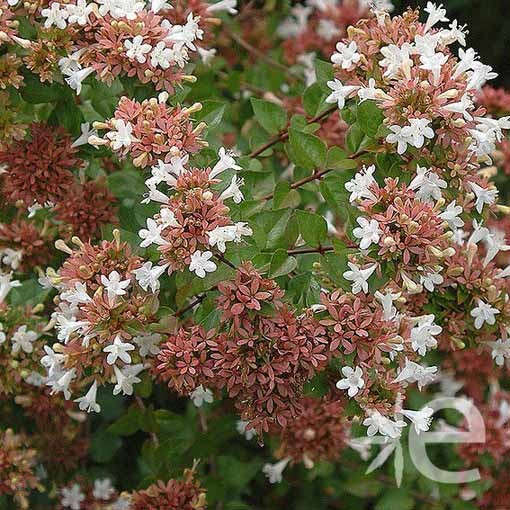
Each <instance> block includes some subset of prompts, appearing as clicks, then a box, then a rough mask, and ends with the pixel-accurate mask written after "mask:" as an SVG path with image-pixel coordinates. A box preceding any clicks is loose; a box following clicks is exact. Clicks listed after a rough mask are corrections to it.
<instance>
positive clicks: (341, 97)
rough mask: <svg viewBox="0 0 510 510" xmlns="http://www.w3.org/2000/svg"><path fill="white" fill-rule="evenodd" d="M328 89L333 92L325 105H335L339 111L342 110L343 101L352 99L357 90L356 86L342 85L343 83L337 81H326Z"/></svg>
mask: <svg viewBox="0 0 510 510" xmlns="http://www.w3.org/2000/svg"><path fill="white" fill-rule="evenodd" d="M328 87H329V88H330V89H331V90H332V91H333V92H332V93H331V94H330V95H329V96H328V97H327V98H326V103H337V105H338V109H339V110H342V109H343V107H344V106H345V100H346V99H347V98H349V97H352V96H353V95H354V93H355V92H357V90H358V89H359V87H358V86H354V85H343V83H342V82H341V81H340V80H337V79H335V80H333V81H328Z"/></svg>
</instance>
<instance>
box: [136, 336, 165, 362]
mask: <svg viewBox="0 0 510 510" xmlns="http://www.w3.org/2000/svg"><path fill="white" fill-rule="evenodd" d="M133 342H134V343H135V344H136V345H138V352H139V353H140V356H142V358H145V356H149V355H153V356H155V355H156V354H158V353H159V351H160V348H159V344H160V342H161V335H160V334H159V333H152V334H144V335H139V336H135V337H133Z"/></svg>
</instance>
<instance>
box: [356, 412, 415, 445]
mask: <svg viewBox="0 0 510 510" xmlns="http://www.w3.org/2000/svg"><path fill="white" fill-rule="evenodd" d="M363 425H364V426H365V427H368V430H367V435H368V436H370V437H372V436H375V435H376V434H381V435H383V436H386V437H390V438H391V439H397V438H399V437H400V435H401V434H402V429H403V428H404V427H406V422H405V421H402V420H395V421H393V420H391V419H390V418H387V417H386V416H383V415H382V414H381V413H380V412H379V411H377V410H375V409H374V410H370V411H369V416H368V417H367V418H365V419H364V420H363Z"/></svg>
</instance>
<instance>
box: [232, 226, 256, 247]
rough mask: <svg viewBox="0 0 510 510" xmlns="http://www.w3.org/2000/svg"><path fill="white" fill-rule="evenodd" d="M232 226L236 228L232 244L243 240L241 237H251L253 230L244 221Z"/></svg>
mask: <svg viewBox="0 0 510 510" xmlns="http://www.w3.org/2000/svg"><path fill="white" fill-rule="evenodd" d="M234 226H235V228H236V231H235V237H234V243H240V242H241V241H242V240H243V236H252V235H253V230H252V229H251V228H250V227H249V226H248V224H247V223H246V222H244V221H238V222H237V223H236V224H235V225H234Z"/></svg>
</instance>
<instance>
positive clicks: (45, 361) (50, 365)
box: [41, 345, 65, 377]
mask: <svg viewBox="0 0 510 510" xmlns="http://www.w3.org/2000/svg"><path fill="white" fill-rule="evenodd" d="M44 351H45V352H46V355H45V356H43V357H42V358H41V365H42V366H43V367H45V368H46V369H47V370H48V375H49V376H50V377H51V376H53V375H54V374H55V373H56V372H58V371H59V370H60V368H61V365H62V363H63V362H64V359H65V356H64V355H63V354H60V353H56V352H54V351H53V349H52V348H51V347H50V346H48V345H45V346H44Z"/></svg>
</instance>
